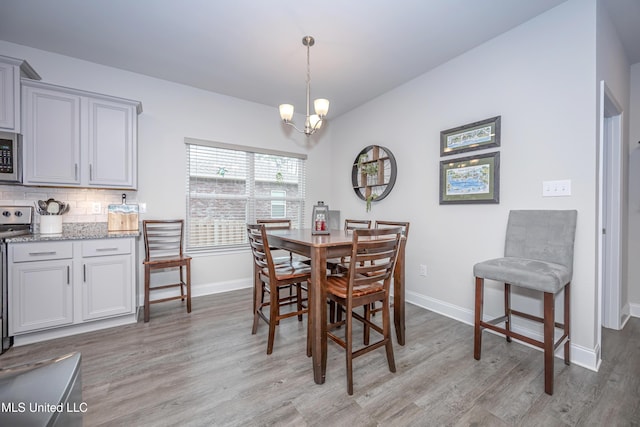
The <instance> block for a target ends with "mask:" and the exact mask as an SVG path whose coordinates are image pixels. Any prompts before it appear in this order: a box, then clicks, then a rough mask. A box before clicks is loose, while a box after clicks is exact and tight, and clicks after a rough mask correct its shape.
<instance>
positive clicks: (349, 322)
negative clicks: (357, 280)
mask: <svg viewBox="0 0 640 427" xmlns="http://www.w3.org/2000/svg"><path fill="white" fill-rule="evenodd" d="M352 309H353V307H349V306H347V309H346V313H345V316H346V319H345V320H346V323H345V331H344V333H345V344H346V346H345V354H346V358H347V394H348V395H349V396H351V395H352V394H353V335H352V333H353V317H352V315H351V310H352ZM338 313H340V306H339V305H338Z"/></svg>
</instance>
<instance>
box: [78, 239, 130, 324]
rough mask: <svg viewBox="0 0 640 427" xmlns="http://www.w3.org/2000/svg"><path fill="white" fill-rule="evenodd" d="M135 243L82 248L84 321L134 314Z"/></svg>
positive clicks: (104, 242) (107, 242) (94, 244)
mask: <svg viewBox="0 0 640 427" xmlns="http://www.w3.org/2000/svg"><path fill="white" fill-rule="evenodd" d="M132 243H133V241H132V240H131V239H107V240H92V241H87V242H83V244H82V254H83V257H82V286H81V293H82V320H84V321H87V320H93V319H100V318H103V317H109V316H115V315H119V314H128V313H133V305H134V298H135V295H134V286H133V284H132V277H133V276H132V269H133V266H132V261H133V260H132V256H131V255H130V254H131V252H132V250H133V248H132V247H131V245H132Z"/></svg>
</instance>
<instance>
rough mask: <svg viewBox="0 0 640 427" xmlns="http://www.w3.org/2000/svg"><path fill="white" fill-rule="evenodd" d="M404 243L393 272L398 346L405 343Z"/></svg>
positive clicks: (394, 310) (394, 311)
mask: <svg viewBox="0 0 640 427" xmlns="http://www.w3.org/2000/svg"><path fill="white" fill-rule="evenodd" d="M404 246H405V245H404V242H403V244H401V245H400V249H399V252H400V253H399V254H398V260H397V261H396V269H395V270H394V272H393V323H394V325H395V327H396V338H397V339H398V344H400V345H404V343H405V333H404V332H405V324H404V301H405V296H404V278H405V276H404Z"/></svg>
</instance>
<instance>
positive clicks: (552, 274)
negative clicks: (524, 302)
mask: <svg viewBox="0 0 640 427" xmlns="http://www.w3.org/2000/svg"><path fill="white" fill-rule="evenodd" d="M577 215H578V213H577V211H575V210H566V211H560V210H529V211H527V210H522V211H511V212H510V213H509V222H508V224H507V236H506V241H505V249H504V257H503V258H496V259H492V260H489V261H484V262H480V263H478V264H476V265H474V266H473V275H474V276H475V277H476V302H475V328H474V345H473V356H474V357H475V359H476V360H480V351H481V346H482V331H483V329H485V328H486V329H491V330H493V331H496V332H499V333H501V334H504V335H505V336H506V338H507V341H509V342H511V338H515V339H517V340H520V341H523V342H526V343H528V344H531V345H533V346H536V347H539V348H541V349H543V350H544V391H545V392H546V393H547V394H550V395H551V394H553V361H554V352H555V349H556V348H558V347H559V346H560V345H561V344H562V343H563V342H564V363H565V364H567V365H568V364H569V345H570V334H569V321H570V300H571V296H570V283H571V278H572V275H573V244H574V240H575V232H576V219H577ZM485 279H489V280H495V281H498V282H502V283H504V306H505V307H504V316H501V317H498V318H496V319H493V320H489V321H484V320H483V316H482V305H483V293H484V292H483V291H484V280H485ZM511 286H517V287H523V288H528V289H533V290H536V291H540V292H542V293H543V295H544V308H543V312H544V313H543V317H542V318H540V317H537V316H533V315H531V314H527V313H523V312H520V311H516V310H513V309H512V308H511V301H510V300H511ZM562 290H564V322H563V323H558V322H556V320H555V297H556V295H559V294H560V292H561V291H562ZM512 315H513V316H519V317H524V318H526V319H529V320H534V321H537V322H541V323H543V325H544V327H543V328H544V333H543V336H544V338H543V341H538V340H535V339H533V338H530V337H527V336H524V335H522V334H519V333H517V332H514V331H512V330H511V316H512ZM501 323H504V324H505V326H504V327H500V326H497V325H499V324H501ZM556 327H557V328H561V329H562V336H561V337H560V338H559V339H558V340H557V341H555V340H554V332H555V328H556Z"/></svg>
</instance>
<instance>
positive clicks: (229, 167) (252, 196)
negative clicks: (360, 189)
mask: <svg viewBox="0 0 640 427" xmlns="http://www.w3.org/2000/svg"><path fill="white" fill-rule="evenodd" d="M185 143H186V149H187V184H186V185H187V228H186V247H187V250H188V251H199V250H211V249H229V248H233V247H245V246H246V243H247V236H246V234H247V231H246V228H245V225H246V224H247V223H248V222H254V221H255V220H256V219H258V218H288V219H291V225H292V227H294V228H299V227H300V226H301V225H302V224H303V222H304V212H305V175H306V174H305V160H306V156H304V155H300V154H293V153H282V152H276V151H271V150H263V149H258V148H251V147H242V146H236V145H231V144H223V143H217V142H212V141H201V140H194V139H189V138H185Z"/></svg>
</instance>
